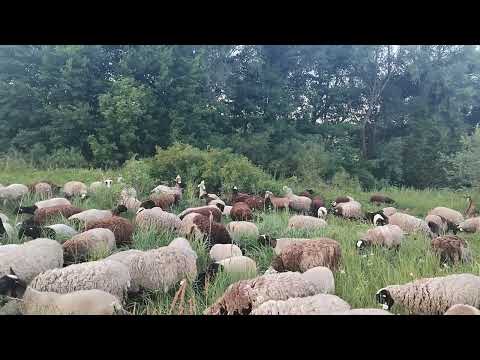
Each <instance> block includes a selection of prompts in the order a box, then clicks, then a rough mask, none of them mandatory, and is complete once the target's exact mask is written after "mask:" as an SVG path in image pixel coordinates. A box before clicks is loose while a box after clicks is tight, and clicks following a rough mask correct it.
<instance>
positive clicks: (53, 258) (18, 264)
mask: <svg viewBox="0 0 480 360" xmlns="http://www.w3.org/2000/svg"><path fill="white" fill-rule="evenodd" d="M5 247H6V248H5ZM2 248H5V249H4V250H2ZM62 266H63V250H62V246H61V245H60V244H59V243H58V242H56V241H55V240H51V239H43V238H40V239H35V240H32V241H27V242H24V243H23V244H20V245H16V246H8V245H4V246H0V276H3V275H6V274H9V273H10V269H13V271H14V272H15V274H16V275H17V276H18V277H19V278H20V279H21V280H23V281H25V282H26V283H27V284H28V283H29V282H30V281H31V280H32V279H33V278H34V277H35V276H37V275H38V274H40V273H41V272H43V271H46V270H49V269H54V268H58V267H62Z"/></svg>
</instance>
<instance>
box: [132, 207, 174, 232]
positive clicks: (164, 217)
mask: <svg viewBox="0 0 480 360" xmlns="http://www.w3.org/2000/svg"><path fill="white" fill-rule="evenodd" d="M135 224H136V225H137V226H138V227H139V228H140V229H143V230H145V229H149V228H154V229H155V230H156V231H159V232H162V231H176V230H179V229H180V228H181V226H182V220H180V218H179V217H178V216H177V215H175V214H172V213H169V212H166V211H163V210H162V209H160V208H158V207H154V208H152V209H145V210H143V211H141V212H139V213H138V214H137V216H136V217H135Z"/></svg>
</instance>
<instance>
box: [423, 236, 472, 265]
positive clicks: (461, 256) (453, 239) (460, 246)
mask: <svg viewBox="0 0 480 360" xmlns="http://www.w3.org/2000/svg"><path fill="white" fill-rule="evenodd" d="M431 246H432V250H433V251H434V253H435V254H436V255H437V256H438V257H440V261H441V262H442V263H451V264H457V263H459V262H464V263H467V262H470V261H471V260H472V253H471V250H470V248H469V246H468V244H467V242H466V241H465V240H463V239H461V238H459V237H458V236H455V235H443V236H439V237H436V238H435V239H433V240H432V242H431Z"/></svg>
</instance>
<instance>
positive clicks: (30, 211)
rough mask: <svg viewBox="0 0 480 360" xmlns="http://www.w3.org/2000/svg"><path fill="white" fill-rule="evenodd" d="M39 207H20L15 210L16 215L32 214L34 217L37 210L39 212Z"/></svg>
mask: <svg viewBox="0 0 480 360" xmlns="http://www.w3.org/2000/svg"><path fill="white" fill-rule="evenodd" d="M37 209H38V208H37V206H36V205H33V206H20V207H19V208H17V209H15V214H30V215H33V214H34V213H35V210H37Z"/></svg>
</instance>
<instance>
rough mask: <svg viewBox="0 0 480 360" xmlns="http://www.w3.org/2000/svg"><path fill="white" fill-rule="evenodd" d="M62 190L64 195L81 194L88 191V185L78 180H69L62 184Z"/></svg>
mask: <svg viewBox="0 0 480 360" xmlns="http://www.w3.org/2000/svg"><path fill="white" fill-rule="evenodd" d="M63 192H64V194H65V196H67V197H72V196H81V195H86V194H87V193H88V187H87V185H85V184H84V183H83V182H80V181H69V182H67V183H65V185H63Z"/></svg>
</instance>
